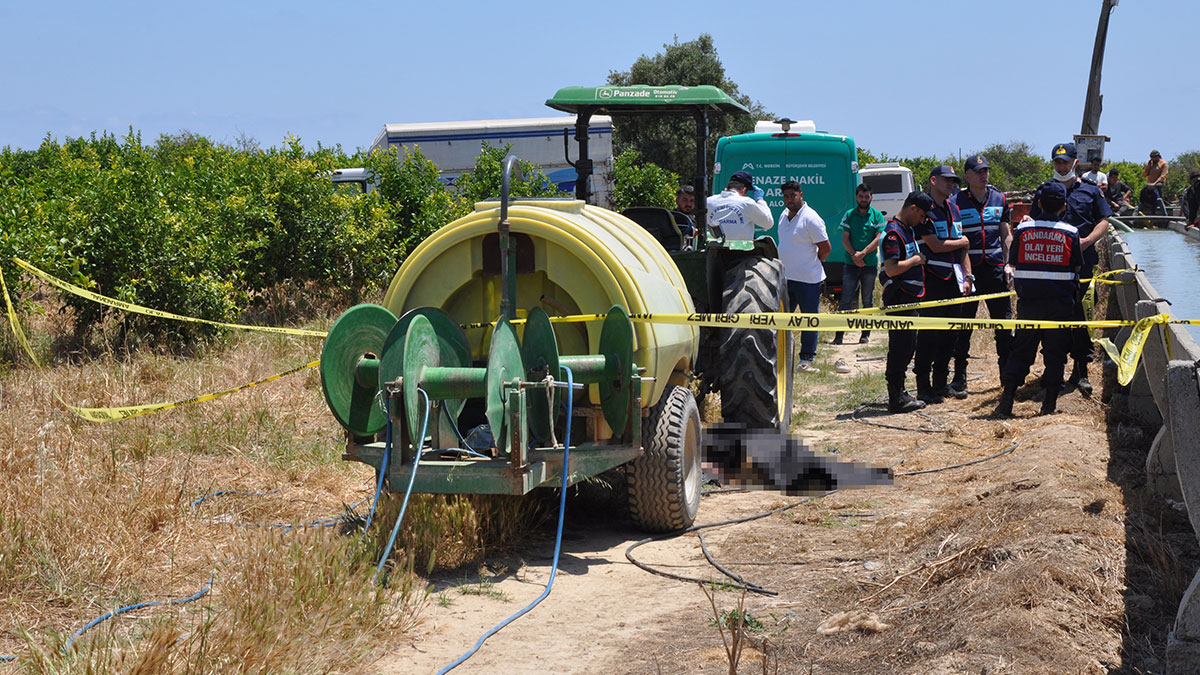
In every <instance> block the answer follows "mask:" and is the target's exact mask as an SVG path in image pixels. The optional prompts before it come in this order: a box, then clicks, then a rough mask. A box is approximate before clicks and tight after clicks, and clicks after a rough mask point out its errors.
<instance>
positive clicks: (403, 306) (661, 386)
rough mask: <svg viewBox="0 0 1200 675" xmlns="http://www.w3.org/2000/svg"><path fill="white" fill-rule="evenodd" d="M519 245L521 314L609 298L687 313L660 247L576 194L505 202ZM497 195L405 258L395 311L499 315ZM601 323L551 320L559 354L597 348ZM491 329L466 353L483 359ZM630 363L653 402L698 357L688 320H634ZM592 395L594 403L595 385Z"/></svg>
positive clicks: (592, 305)
mask: <svg viewBox="0 0 1200 675" xmlns="http://www.w3.org/2000/svg"><path fill="white" fill-rule="evenodd" d="M508 219H509V223H510V226H511V232H512V233H513V234H514V236H515V238H516V248H517V272H518V274H517V297H516V302H515V306H516V308H517V315H518V317H521V316H524V314H525V313H526V312H528V310H529V309H531V308H533V307H536V306H540V307H542V308H543V309H545V310H546V312H547V313H549V314H550V316H552V317H553V316H562V315H568V314H603V313H605V312H607V311H608V309H609V308H610V307H612V306H613V305H620V306H622V307H624V308H625V309H626V310H627V311H628V312H629V313H631V314H642V313H654V314H690V313H691V312H693V311H694V309H693V306H692V300H691V298H690V297H689V296H688V293H687V288H686V286H685V285H684V281H683V277H682V276H681V275H680V274H679V269H678V268H677V267H676V266H675V263H674V262H673V261H672V260H671V256H670V255H668V254H667V252H666V250H665V249H663V247H662V245H661V244H659V243H658V241H656V240H655V239H654V238H653V237H651V236H650V234H649V233H648V232H646V230H645V229H643V228H642V227H640V226H639V225H638V224H637V223H634V222H633V221H632V220H629V219H628V218H626V217H624V216H622V215H620V214H618V213H614V212H612V211H609V210H607V209H603V208H600V207H596V206H589V205H587V204H586V203H584V202H582V201H579V200H574V199H541V200H527V201H514V202H510V204H509V209H508ZM499 222H500V205H499V203H498V202H481V203H479V204H476V205H475V211H474V212H473V213H471V214H469V215H467V216H464V217H462V218H459V219H458V220H456V221H454V222H452V223H450V224H449V225H446V226H444V227H442V228H441V229H439V230H438V231H437V232H434V233H433V234H432V235H431V236H430V237H429V238H428V239H426V240H425V241H423V242H421V244H420V245H419V246H417V248H416V249H415V250H414V251H413V252H412V253H411V254H410V255H409V256H408V259H407V260H406V261H405V262H404V265H402V266H401V267H400V271H398V272H397V273H396V276H395V278H394V279H393V280H392V284H391V286H390V287H389V288H388V291H387V295H386V296H385V297H384V302H383V304H384V306H385V307H387V308H388V309H390V310H391V311H392V312H393V313H395V314H396V316H400V315H401V314H403V313H404V312H406V311H408V310H410V309H414V308H416V307H427V306H432V307H440V308H441V309H443V310H445V311H446V312H447V313H448V314H449V315H450V316H451V317H453V318H454V319H455V320H456V321H458V322H459V323H461V324H469V323H477V322H489V321H493V320H495V319H496V318H497V317H498V316H499V314H500V289H501V283H502V280H501V277H500V274H499V235H498V234H497V225H498V223H499ZM600 328H601V322H599V321H595V322H588V323H571V324H555V334H556V336H557V338H558V346H559V352H560V353H561V354H564V355H571V356H574V355H580V354H595V353H597V352H598V349H599V343H600ZM490 335H491V333H490V330H489V329H470V330H468V331H467V338H468V340H469V341H470V344H471V352H472V355H473V358H475V359H477V360H482V359H486V358H487V352H488V346H489V345H488V339H489V337H490ZM634 339H635V345H634V350H635V351H634V357H633V358H634V361H635V362H636V363H637V364H638V365H639V366H642V367H645V368H646V373H645V375H646V376H648V377H652V378H654V380H653V381H644V384H643V385H642V406H643V407H649V406H652V405H654V404H655V403H657V402H658V399H659V397H660V396H661V395H662V393H663V391H664V390H665V389H666V386H667V383H668V380H669V379H671V377H672V376H673V375H674V376H675V378H676V382H677V383H678V382H679V380H680V378H681V376H682V374H683V373H686V372H687V371H688V370H689V369H690V367H691V364H692V362H693V361H694V360H695V358H696V350H697V344H698V332H697V329H696V328H695V327H693V326H674V325H667V324H651V323H645V322H635V323H634ZM589 400H590V401H591V402H592V403H598V402H599V393H598V391H597V387H596V386H591V387H589Z"/></svg>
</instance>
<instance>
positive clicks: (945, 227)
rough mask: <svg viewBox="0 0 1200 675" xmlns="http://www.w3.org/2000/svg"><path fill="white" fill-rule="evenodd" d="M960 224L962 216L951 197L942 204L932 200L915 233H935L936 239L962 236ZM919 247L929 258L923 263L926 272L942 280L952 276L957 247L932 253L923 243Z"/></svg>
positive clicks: (957, 252)
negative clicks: (923, 222)
mask: <svg viewBox="0 0 1200 675" xmlns="http://www.w3.org/2000/svg"><path fill="white" fill-rule="evenodd" d="M962 226H963V224H962V216H961V215H959V212H958V207H957V206H955V205H954V200H953V199H948V200H946V202H945V203H944V204H938V203H937V202H936V201H934V204H933V210H932V211H930V212H929V213H928V214H927V217H926V219H925V224H924V225H923V226H922V227H919V228H917V235H918V236H922V237H923V236H925V235H927V234H935V235H937V237H938V239H958V238H960V237H962V236H963V233H962ZM921 249H922V250H923V252H924V253H925V255H926V256H928V258H929V260H928V262H926V263H925V268H926V269H925V273H926V274H931V275H933V276H935V277H937V278H939V279H942V280H949V279H953V278H954V263H955V262H957V261H958V254H959V249H955V250H953V251H946V252H944V253H934V252H933V251H932V250H930V249H929V247H928V246H925V245H924V244H921Z"/></svg>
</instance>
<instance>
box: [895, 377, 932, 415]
mask: <svg viewBox="0 0 1200 675" xmlns="http://www.w3.org/2000/svg"><path fill="white" fill-rule="evenodd" d="M924 407H925V403H923V402H922V401H918V400H917V399H915V398H913V397H912V396H909V395H908V392H907V391H904V385H903V384H901V385H894V384H891V383H888V412H891V413H908V412H914V411H917V410H920V409H921V408H924Z"/></svg>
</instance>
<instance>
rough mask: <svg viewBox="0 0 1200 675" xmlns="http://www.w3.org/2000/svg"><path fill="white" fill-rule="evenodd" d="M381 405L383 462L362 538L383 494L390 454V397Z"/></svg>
mask: <svg viewBox="0 0 1200 675" xmlns="http://www.w3.org/2000/svg"><path fill="white" fill-rule="evenodd" d="M383 405H384V409H385V410H386V411H387V436H386V437H385V439H386V440H385V441H384V443H383V462H382V463H381V464H380V465H379V480H378V481H376V483H375V497H374V498H372V499H371V512H370V513H368V514H367V524H366V525H364V526H363V536H364V537H365V536H367V531H368V530H370V529H371V521H372V520H373V519H374V518H375V507H376V506H377V505H378V504H379V493H380V492H383V479H384V477H385V476H387V470H388V458H389V457H390V456H391V452H392V397H391V396H385V397H384V399H383Z"/></svg>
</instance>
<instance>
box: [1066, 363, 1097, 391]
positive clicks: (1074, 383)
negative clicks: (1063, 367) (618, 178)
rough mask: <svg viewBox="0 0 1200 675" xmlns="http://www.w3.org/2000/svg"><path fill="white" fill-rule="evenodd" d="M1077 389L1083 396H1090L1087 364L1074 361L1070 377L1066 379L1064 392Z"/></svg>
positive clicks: (1090, 388)
mask: <svg viewBox="0 0 1200 675" xmlns="http://www.w3.org/2000/svg"><path fill="white" fill-rule="evenodd" d="M1072 389H1078V390H1079V393H1080V394H1083V395H1084V396H1091V395H1092V383H1091V382H1088V372H1087V362H1086V361H1076V362H1075V367H1074V368H1073V369H1072V370H1071V377H1070V378H1068V379H1067V386H1066V387H1065V388H1064V391H1071V390H1072Z"/></svg>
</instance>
